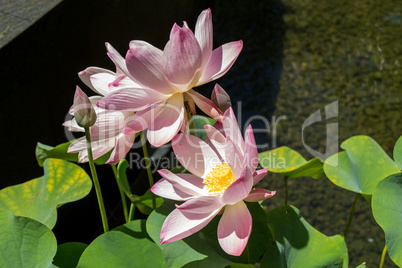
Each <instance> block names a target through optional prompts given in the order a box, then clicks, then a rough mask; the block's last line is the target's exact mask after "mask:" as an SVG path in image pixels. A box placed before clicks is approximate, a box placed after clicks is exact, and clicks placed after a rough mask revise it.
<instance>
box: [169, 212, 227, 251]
mask: <svg viewBox="0 0 402 268" xmlns="http://www.w3.org/2000/svg"><path fill="white" fill-rule="evenodd" d="M219 211H220V209H217V210H215V211H212V212H210V213H190V212H185V211H181V210H179V209H175V210H173V211H172V212H171V213H170V214H169V215H168V216H167V218H166V220H165V222H164V223H163V225H162V229H161V244H164V243H170V242H174V241H177V240H180V239H183V238H186V237H187V236H190V235H192V234H194V233H196V232H198V231H199V230H201V229H202V228H204V227H205V226H206V225H207V224H208V223H209V222H210V221H211V220H212V219H213V218H214V217H215V216H216V214H218V212H219Z"/></svg>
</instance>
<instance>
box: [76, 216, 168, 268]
mask: <svg viewBox="0 0 402 268" xmlns="http://www.w3.org/2000/svg"><path fill="white" fill-rule="evenodd" d="M77 267H83V268H84V267H105V268H107V267H111V268H114V267H144V268H145V267H149V268H156V267H166V264H165V261H164V259H163V255H162V252H161V250H160V249H159V247H158V246H157V245H156V244H155V243H154V242H153V241H152V240H151V239H150V237H149V236H148V234H147V232H146V228H145V221H144V220H135V221H131V222H129V223H126V224H124V225H122V226H120V227H118V228H116V229H114V230H112V231H110V232H107V233H105V234H103V235H101V236H99V237H97V238H96V239H95V240H94V241H93V242H92V243H91V244H90V245H89V246H88V247H87V248H86V249H85V251H84V253H83V254H82V256H81V258H80V260H79V263H78V266H77Z"/></svg>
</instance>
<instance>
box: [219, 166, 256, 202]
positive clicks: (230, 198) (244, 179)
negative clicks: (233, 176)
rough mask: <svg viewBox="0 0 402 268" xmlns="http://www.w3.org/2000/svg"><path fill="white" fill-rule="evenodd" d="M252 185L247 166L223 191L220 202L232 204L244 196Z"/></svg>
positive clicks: (250, 174)
mask: <svg viewBox="0 0 402 268" xmlns="http://www.w3.org/2000/svg"><path fill="white" fill-rule="evenodd" d="M252 187H253V177H252V173H251V172H250V168H249V167H247V166H246V167H245V168H244V170H243V172H242V174H241V177H240V178H238V179H237V180H236V181H234V182H233V183H232V184H231V185H230V186H229V187H228V188H227V189H226V191H225V192H224V193H223V195H222V202H223V203H225V204H228V205H233V204H235V203H237V202H239V201H241V200H243V199H244V198H246V197H247V196H248V195H249V193H250V191H251V188H252Z"/></svg>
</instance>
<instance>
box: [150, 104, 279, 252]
mask: <svg viewBox="0 0 402 268" xmlns="http://www.w3.org/2000/svg"><path fill="white" fill-rule="evenodd" d="M222 125H223V132H220V131H218V130H216V129H215V128H213V127H211V126H209V127H207V128H209V131H208V133H209V134H208V135H209V136H208V137H209V139H207V142H204V141H202V140H201V139H199V138H197V137H195V136H191V135H188V134H179V135H177V136H176V137H175V138H174V139H173V141H172V144H173V150H174V152H175V154H176V157H177V159H178V160H179V161H180V163H181V164H182V165H183V166H184V167H185V168H186V169H187V170H188V171H190V172H191V173H192V174H174V173H172V172H170V171H169V170H166V169H162V170H159V171H158V172H159V174H160V175H161V176H162V179H161V180H159V181H158V182H157V183H156V184H155V185H154V186H153V187H152V192H153V193H155V194H157V195H159V196H162V197H164V198H168V199H172V200H177V201H185V202H184V203H183V204H181V205H179V206H177V208H176V209H175V210H173V211H172V212H171V213H170V214H169V215H168V217H167V218H166V220H165V222H164V223H163V226H162V230H161V243H162V244H163V243H170V242H174V241H177V240H180V239H183V238H185V237H187V236H189V235H191V234H193V233H195V232H197V231H199V230H201V229H202V228H203V227H204V226H206V225H207V224H208V223H209V222H210V221H211V220H212V219H213V218H214V217H215V216H216V215H218V214H219V213H223V215H222V218H221V219H220V221H219V225H218V240H219V244H220V245H221V247H222V249H223V250H224V251H225V252H226V253H228V254H231V255H235V256H239V255H241V253H242V252H243V250H244V248H245V246H246V245H247V242H248V239H249V237H250V233H251V226H252V218H251V214H250V212H249V211H248V209H247V206H246V204H245V203H244V201H247V202H257V201H261V200H265V199H267V198H270V197H272V196H273V195H274V194H275V192H271V191H268V190H265V189H254V190H252V188H253V186H254V185H255V184H256V183H257V182H258V181H260V180H261V179H262V178H263V177H264V176H265V175H266V173H267V170H266V169H263V170H259V171H255V169H256V167H257V164H258V152H257V148H256V144H255V140H254V134H253V132H252V128H251V126H249V127H248V128H247V131H246V134H245V140H243V137H242V135H241V132H240V130H239V128H238V125H237V122H236V119H235V117H234V115H233V110H232V108H229V110H227V111H226V112H225V114H224V116H223V120H222Z"/></svg>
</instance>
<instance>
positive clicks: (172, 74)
mask: <svg viewBox="0 0 402 268" xmlns="http://www.w3.org/2000/svg"><path fill="white" fill-rule="evenodd" d="M173 28H175V30H174V31H173V30H172V33H173V34H171V38H170V40H169V41H168V42H167V44H166V46H165V48H164V49H163V68H164V73H165V75H166V77H167V79H168V80H169V81H170V82H172V83H174V84H178V85H180V84H181V85H188V84H189V83H191V81H193V80H196V81H198V79H199V76H198V77H196V75H197V74H198V73H199V70H200V67H201V64H202V58H201V56H202V53H201V48H200V45H199V44H198V41H197V39H196V38H195V36H194V34H193V32H191V30H190V29H188V28H186V27H183V28H180V27H179V26H177V24H175V25H174V26H173ZM194 85H195V83H194ZM192 86H193V85H190V86H188V87H186V88H183V89H184V90H183V91H182V92H185V91H187V89H188V88H191V87H192Z"/></svg>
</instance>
